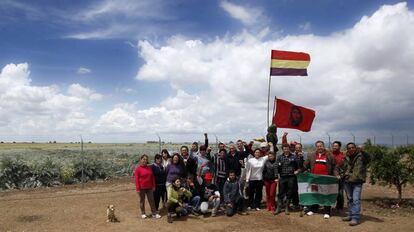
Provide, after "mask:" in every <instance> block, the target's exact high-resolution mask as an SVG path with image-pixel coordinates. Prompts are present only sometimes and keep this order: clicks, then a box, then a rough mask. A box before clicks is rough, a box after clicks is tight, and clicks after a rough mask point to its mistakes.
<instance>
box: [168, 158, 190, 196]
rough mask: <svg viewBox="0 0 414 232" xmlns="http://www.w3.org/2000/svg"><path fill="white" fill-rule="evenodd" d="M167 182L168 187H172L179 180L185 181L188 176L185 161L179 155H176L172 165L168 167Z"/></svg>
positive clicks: (172, 159)
mask: <svg viewBox="0 0 414 232" xmlns="http://www.w3.org/2000/svg"><path fill="white" fill-rule="evenodd" d="M166 173H167V182H166V184H165V185H166V186H167V188H168V186H170V185H171V184H172V183H173V181H174V180H175V179H177V178H180V179H183V178H185V176H186V173H185V166H184V161H183V160H182V158H181V156H180V155H179V154H178V153H174V154H173V156H172V158H171V163H170V165H168V166H167V169H166Z"/></svg>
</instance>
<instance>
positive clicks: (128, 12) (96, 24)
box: [63, 0, 179, 40]
mask: <svg viewBox="0 0 414 232" xmlns="http://www.w3.org/2000/svg"><path fill="white" fill-rule="evenodd" d="M171 4H173V2H169V1H161V0H140V1H129V0H117V1H114V0H105V1H100V2H98V3H94V4H91V5H90V6H87V7H85V9H84V10H81V11H80V12H78V13H76V14H75V17H73V14H71V15H66V16H63V17H66V18H67V19H68V20H70V21H71V23H72V24H79V25H82V28H86V30H84V31H79V32H73V33H70V34H68V35H66V36H64V38H71V39H81V40H83V39H87V40H91V39H109V38H136V37H138V36H141V37H148V36H152V35H156V34H159V33H162V32H164V31H165V30H166V28H164V26H163V24H161V25H160V22H166V21H169V20H174V19H175V17H174V16H172V15H171V14H170V13H169V11H168V9H169V8H170V5H171ZM155 25H157V26H155ZM175 26H176V27H177V28H178V27H179V25H175Z"/></svg>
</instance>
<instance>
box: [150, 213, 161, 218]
mask: <svg viewBox="0 0 414 232" xmlns="http://www.w3.org/2000/svg"><path fill="white" fill-rule="evenodd" d="M152 218H155V219H160V218H161V215H159V214H157V213H156V214H153V215H152Z"/></svg>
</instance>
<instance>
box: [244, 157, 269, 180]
mask: <svg viewBox="0 0 414 232" xmlns="http://www.w3.org/2000/svg"><path fill="white" fill-rule="evenodd" d="M267 159H268V157H267V156H264V157H260V158H258V159H256V158H250V159H249V160H248V161H247V173H246V180H263V169H264V164H265V163H266V161H267Z"/></svg>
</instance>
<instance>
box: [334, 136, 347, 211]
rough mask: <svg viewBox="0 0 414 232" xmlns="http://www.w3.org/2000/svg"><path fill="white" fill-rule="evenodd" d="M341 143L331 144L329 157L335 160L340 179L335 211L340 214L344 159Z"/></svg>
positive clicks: (342, 202)
mask: <svg viewBox="0 0 414 232" xmlns="http://www.w3.org/2000/svg"><path fill="white" fill-rule="evenodd" d="M341 145H342V143H341V142H340V141H335V142H333V143H332V151H331V156H332V157H333V158H335V162H336V167H337V169H338V174H339V176H340V177H341V178H340V179H339V180H338V197H337V198H336V207H335V209H336V211H338V212H340V211H342V210H343V209H344V179H343V176H344V173H345V170H344V159H345V155H344V153H343V152H342V151H341Z"/></svg>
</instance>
